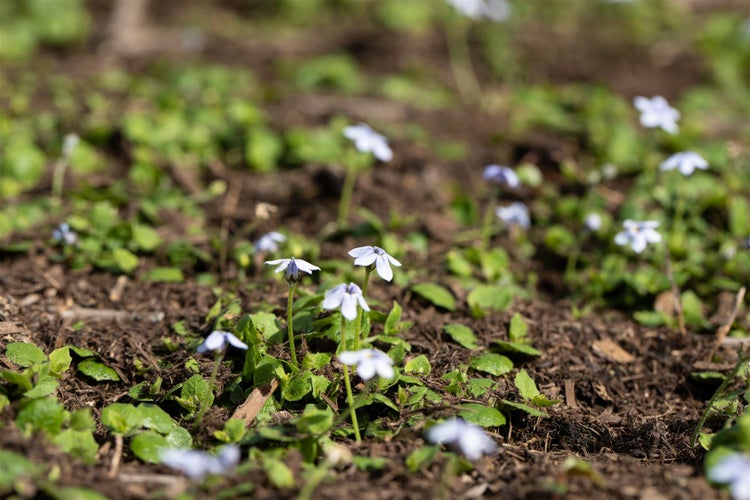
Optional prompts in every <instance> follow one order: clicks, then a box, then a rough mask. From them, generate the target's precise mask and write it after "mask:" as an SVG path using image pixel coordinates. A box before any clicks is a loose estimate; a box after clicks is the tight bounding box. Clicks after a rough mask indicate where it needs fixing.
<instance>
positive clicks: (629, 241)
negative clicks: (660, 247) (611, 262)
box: [615, 219, 661, 253]
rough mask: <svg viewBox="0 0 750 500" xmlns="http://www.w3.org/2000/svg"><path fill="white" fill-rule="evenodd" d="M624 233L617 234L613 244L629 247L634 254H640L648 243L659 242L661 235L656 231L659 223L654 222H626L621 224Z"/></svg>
mask: <svg viewBox="0 0 750 500" xmlns="http://www.w3.org/2000/svg"><path fill="white" fill-rule="evenodd" d="M622 227H623V229H624V231H621V232H619V233H617V235H616V236H615V243H617V244H618V245H620V246H624V245H630V248H632V249H633V251H634V252H635V253H641V252H643V251H644V250H645V249H646V246H648V244H649V243H659V242H661V234H659V233H658V231H656V228H657V227H659V222H658V221H655V220H648V221H634V220H630V219H628V220H626V221H625V222H623V223H622Z"/></svg>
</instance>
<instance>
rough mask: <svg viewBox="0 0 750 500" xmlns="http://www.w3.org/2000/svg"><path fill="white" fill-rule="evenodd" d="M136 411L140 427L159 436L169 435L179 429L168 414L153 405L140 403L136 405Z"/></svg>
mask: <svg viewBox="0 0 750 500" xmlns="http://www.w3.org/2000/svg"><path fill="white" fill-rule="evenodd" d="M138 411H139V412H140V415H141V427H145V428H147V429H153V430H155V431H156V432H158V433H160V434H169V433H170V432H172V431H173V430H174V429H175V428H177V427H179V426H178V425H177V422H175V421H174V420H173V419H172V417H170V416H169V413H167V412H165V411H164V410H162V409H161V408H159V407H158V406H156V405H155V404H151V403H141V404H140V405H138Z"/></svg>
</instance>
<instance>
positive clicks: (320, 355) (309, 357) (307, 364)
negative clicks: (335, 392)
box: [302, 352, 332, 370]
mask: <svg viewBox="0 0 750 500" xmlns="http://www.w3.org/2000/svg"><path fill="white" fill-rule="evenodd" d="M331 358H332V356H331V354H329V353H327V352H308V353H306V354H305V357H304V359H302V367H303V368H306V369H308V370H320V369H321V368H323V367H324V366H327V365H328V364H329V363H330V362H331Z"/></svg>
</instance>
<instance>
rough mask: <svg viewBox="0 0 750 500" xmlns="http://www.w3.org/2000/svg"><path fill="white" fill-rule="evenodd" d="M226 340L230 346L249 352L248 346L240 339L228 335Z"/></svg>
mask: <svg viewBox="0 0 750 500" xmlns="http://www.w3.org/2000/svg"><path fill="white" fill-rule="evenodd" d="M226 339H227V342H229V343H230V344H232V345H233V346H234V347H236V348H238V349H245V350H247V344H246V343H244V342H243V341H241V340H240V339H238V338H237V337H235V336H234V335H233V334H231V333H227V335H226Z"/></svg>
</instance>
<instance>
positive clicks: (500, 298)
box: [466, 285, 515, 318]
mask: <svg viewBox="0 0 750 500" xmlns="http://www.w3.org/2000/svg"><path fill="white" fill-rule="evenodd" d="M514 297H515V289H514V288H513V287H508V286H498V285H479V286H477V287H476V288H474V290H472V291H471V292H469V295H468V296H467V297H466V302H467V303H468V304H469V308H471V315H472V316H474V317H475V318H481V317H482V316H484V314H485V311H488V310H495V311H504V310H505V309H507V308H508V306H509V305H510V304H511V303H512V302H513V298H514Z"/></svg>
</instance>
